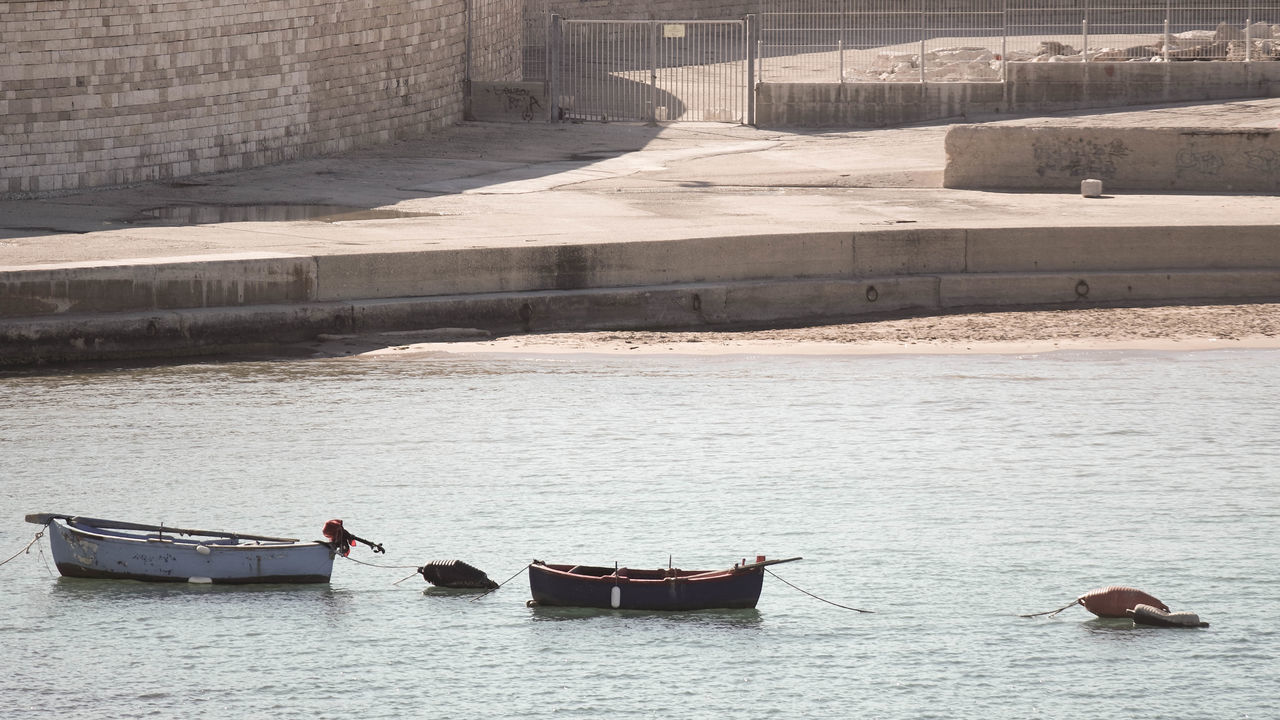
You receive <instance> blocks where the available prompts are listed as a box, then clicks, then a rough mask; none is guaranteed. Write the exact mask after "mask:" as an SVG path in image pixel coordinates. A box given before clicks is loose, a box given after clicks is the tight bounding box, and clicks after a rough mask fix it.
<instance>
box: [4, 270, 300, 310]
mask: <svg viewBox="0 0 1280 720" xmlns="http://www.w3.org/2000/svg"><path fill="white" fill-rule="evenodd" d="M173 260H174V259H172V258H170V259H164V258H160V259H156V260H139V261H131V262H120V263H110V264H90V263H72V264H67V265H61V266H37V267H31V268H21V269H19V268H10V269H8V270H3V269H0V318H13V317H29V316H38V315H57V314H64V313H67V314H77V313H90V312H101V313H118V312H133V311H145V310H164V309H177V308H198V307H225V306H243V305H262V304H279V303H298V302H307V301H310V300H313V299H314V294H315V289H316V265H315V261H314V260H313V259H312V258H309V257H297V256H289V255H270V254H268V255H263V254H257V255H253V256H248V257H246V256H239V257H236V258H234V259H225V260H187V261H178V262H173Z"/></svg>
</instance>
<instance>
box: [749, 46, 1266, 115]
mask: <svg viewBox="0 0 1280 720" xmlns="http://www.w3.org/2000/svg"><path fill="white" fill-rule="evenodd" d="M1007 71H1008V79H1007V82H933V83H918V82H905V83H894V82H860V83H834V82H828V83H760V84H759V85H758V86H757V90H758V92H757V96H756V124H757V125H758V126H759V127H770V128H802V127H803V128H856V127H862V128H873V127H887V126H892V125H902V124H906V123H921V122H932V121H939V120H954V119H957V118H988V117H990V116H992V115H999V114H1006V115H1019V114H1037V115H1039V114H1045V113H1053V112H1062V111H1069V110H1074V111H1079V110H1089V109H1103V108H1118V107H1126V106H1134V105H1153V104H1167V103H1180V102H1212V101H1220V100H1228V99H1232V98H1270V97H1275V96H1276V95H1280V63H1276V62H1250V63H1244V62H1163V63H1156V62H1133V63H1130V62H1091V63H1083V62H1062V63H1047V62H1046V63H1031V62H1011V63H1009V64H1008V68H1007Z"/></svg>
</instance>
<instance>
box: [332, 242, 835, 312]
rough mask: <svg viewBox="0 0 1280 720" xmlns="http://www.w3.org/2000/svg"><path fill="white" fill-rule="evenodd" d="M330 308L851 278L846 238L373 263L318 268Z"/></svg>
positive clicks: (364, 257)
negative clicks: (418, 299) (404, 300)
mask: <svg viewBox="0 0 1280 720" xmlns="http://www.w3.org/2000/svg"><path fill="white" fill-rule="evenodd" d="M316 262H317V275H318V290H317V298H318V299H320V300H324V301H332V300H351V299H357V298H391V297H412V296H427V295H451V294H459V293H486V292H519V291H531V290H572V289H590V288H601V287H623V286H634V285H653V284H669V283H690V282H728V281H737V280H755V279H764V278H771V277H788V278H796V277H800V278H803V277H822V276H840V275H848V274H849V273H850V272H851V271H852V263H853V238H852V236H851V235H850V234H848V233H810V234H796V235H780V236H775V235H763V236H747V237H729V238H695V239H688V240H671V241H655V242H630V243H592V244H583V245H555V246H544V247H509V248H484V249H473V250H437V251H425V252H418V253H394V254H382V253H370V254H353V255H338V256H325V257H319V258H317V259H316Z"/></svg>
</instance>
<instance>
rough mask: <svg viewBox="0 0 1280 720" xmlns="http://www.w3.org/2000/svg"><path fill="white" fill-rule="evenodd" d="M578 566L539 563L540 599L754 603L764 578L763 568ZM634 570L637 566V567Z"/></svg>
mask: <svg viewBox="0 0 1280 720" xmlns="http://www.w3.org/2000/svg"><path fill="white" fill-rule="evenodd" d="M573 568H574V566H568V565H546V564H541V563H534V564H532V565H530V566H529V590H530V591H531V593H532V594H533V601H534V602H535V603H537V604H538V605H542V606H552V607H582V608H600V609H605V610H609V609H613V610H718V609H744V608H754V607H755V606H756V603H757V602H758V601H759V600H760V590H761V587H762V586H763V584H764V571H763V569H762V568H758V567H756V568H748V569H744V570H739V571H733V570H725V571H721V572H713V571H682V572H680V574H678V575H674V576H672V575H668V576H666V577H661V575H663V574H664V573H663V571H643V575H651V576H654V577H645V576H643V575H642V576H639V577H629V576H627V575H628V573H627V571H626V570H625V569H624V570H623V575H622V576H614V575H606V576H594V575H583V574H578V573H574V572H570V570H572V569H573ZM597 570H598V568H597ZM633 572H634V571H633Z"/></svg>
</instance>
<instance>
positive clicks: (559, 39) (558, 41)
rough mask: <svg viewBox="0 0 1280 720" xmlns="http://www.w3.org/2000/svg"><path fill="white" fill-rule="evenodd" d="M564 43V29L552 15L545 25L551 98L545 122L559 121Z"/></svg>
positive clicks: (556, 17)
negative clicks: (561, 55)
mask: <svg viewBox="0 0 1280 720" xmlns="http://www.w3.org/2000/svg"><path fill="white" fill-rule="evenodd" d="M563 42H564V28H563V26H562V25H561V24H560V16H559V15H556V14H552V15H551V18H550V22H548V23H547V54H546V63H547V75H546V77H547V78H548V79H547V85H548V91H547V92H548V94H549V95H550V96H551V103H550V104H551V110H550V113H549V117H548V118H547V122H558V121H559V120H560V92H561V83H562V82H563V80H562V79H561V77H560V53H561V50H562V48H561V45H562V44H563Z"/></svg>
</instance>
